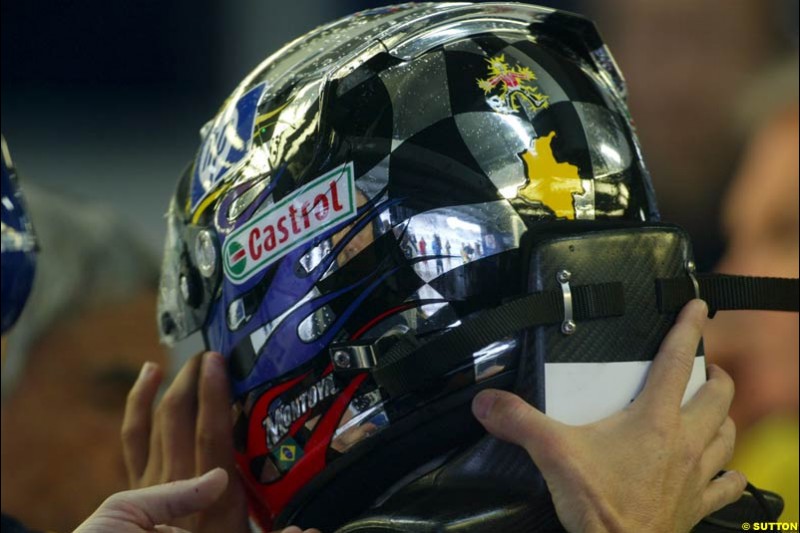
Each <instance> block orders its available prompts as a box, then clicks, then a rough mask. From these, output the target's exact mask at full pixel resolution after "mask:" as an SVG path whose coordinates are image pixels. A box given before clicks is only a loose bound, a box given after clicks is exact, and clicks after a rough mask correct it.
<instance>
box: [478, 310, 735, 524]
mask: <svg viewBox="0 0 800 533" xmlns="http://www.w3.org/2000/svg"><path fill="white" fill-rule="evenodd" d="M707 312H708V310H707V307H706V305H705V303H704V302H702V301H699V300H694V301H692V302H690V303H689V304H687V305H686V307H685V308H684V309H683V311H682V312H681V313H680V315H679V316H678V319H677V322H676V323H675V326H674V327H673V328H672V330H670V332H669V334H668V335H667V337H666V338H665V339H664V341H663V343H662V344H661V348H660V350H659V353H658V355H657V356H656V358H655V360H654V361H653V364H652V367H651V368H650V372H649V374H648V377H647V382H646V384H645V387H644V389H643V390H642V392H641V393H640V394H639V396H638V397H637V398H636V400H635V401H634V402H632V403H631V404H630V405H629V406H628V407H627V408H626V409H624V410H623V411H621V412H619V413H617V414H615V415H613V416H610V417H608V418H606V419H604V420H601V421H599V422H596V423H593V424H588V425H585V426H568V425H565V424H562V423H560V422H557V421H555V420H553V419H551V418H549V417H547V416H545V415H544V414H542V413H541V412H540V411H538V410H536V409H534V408H533V407H531V406H530V405H528V404H527V403H525V402H524V401H523V400H522V399H520V398H519V397H518V396H516V395H514V394H511V393H508V392H503V391H496V390H488V391H483V392H481V393H480V394H478V395H477V396H476V397H475V399H474V401H473V412H474V414H475V416H476V417H477V418H478V420H479V421H480V422H481V423H482V424H483V425H484V427H485V428H486V429H487V430H488V431H489V432H490V433H492V434H493V435H495V436H496V437H498V438H501V439H503V440H506V441H509V442H513V443H515V444H518V445H520V446H522V447H524V448H525V449H526V450H527V451H528V453H529V454H530V456H531V458H532V459H533V461H534V462H535V463H536V466H537V467H538V468H539V470H540V471H541V472H542V475H543V476H544V478H545V481H546V482H547V486H548V488H549V490H550V492H551V494H552V497H553V503H554V505H555V509H556V512H557V514H558V517H559V519H560V520H561V522H562V524H563V525H564V527H565V528H566V529H567V530H568V531H571V532H581V533H592V532H610V531H613V532H617V531H618V532H628V531H650V532H684V531H689V530H690V529H691V528H692V526H694V525H695V524H696V523H697V522H699V521H700V520H701V519H702V518H703V517H704V516H706V515H708V514H710V513H712V512H713V511H716V510H717V509H720V508H721V507H723V506H725V505H727V504H729V503H731V502H733V501H735V500H737V499H738V498H739V496H740V495H741V494H742V491H743V490H744V487H745V484H746V480H745V477H744V476H743V475H742V474H741V473H739V472H735V471H729V472H727V473H725V474H724V475H723V476H720V477H716V475H717V473H718V472H719V471H720V470H721V469H722V468H723V467H724V466H725V464H726V463H727V462H728V461H729V460H730V458H731V456H732V454H733V445H734V441H735V436H736V428H735V426H734V424H733V421H732V420H731V419H730V418H729V417H728V409H729V407H730V403H731V400H732V399H733V382H732V380H731V378H730V377H729V376H728V375H727V374H726V373H725V372H724V371H723V370H722V369H720V368H719V367H716V366H713V365H711V366H709V367H708V381H707V382H706V383H705V384H704V385H703V386H702V387H701V388H700V390H699V391H698V392H697V394H696V395H695V396H694V397H693V398H692V399H691V400H689V401H688V402H687V403H686V404H685V405H683V407H681V399H682V398H683V394H684V391H685V389H686V384H687V382H688V380H689V375H690V374H691V370H692V364H693V361H694V356H695V352H696V349H697V345H698V343H699V341H700V336H701V331H702V328H703V326H704V324H705V322H706V320H707V319H706V316H707Z"/></svg>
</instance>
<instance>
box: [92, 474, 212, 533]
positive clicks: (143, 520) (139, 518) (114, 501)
mask: <svg viewBox="0 0 800 533" xmlns="http://www.w3.org/2000/svg"><path fill="white" fill-rule="evenodd" d="M227 485H228V473H227V472H226V471H225V470H224V469H222V468H215V469H213V470H210V471H209V472H206V473H205V474H203V475H202V476H199V477H195V478H192V479H185V480H182V481H173V482H171V483H164V484H161V485H154V486H152V487H147V488H143V489H137V490H128V491H125V492H118V493H117V494H114V495H112V496H111V497H110V498H108V499H107V500H106V501H105V502H104V503H103V505H102V506H100V509H98V510H97V513H95V514H100V513H103V514H122V515H124V516H125V517H126V519H127V520H128V521H129V522H131V523H134V524H136V525H137V526H139V527H142V528H143V529H145V530H150V529H153V528H154V527H155V526H156V525H158V524H165V523H169V522H171V521H173V520H175V519H176V518H180V517H183V516H187V515H190V514H192V513H196V512H198V511H202V510H203V509H205V508H207V507H208V506H209V505H211V504H212V503H214V502H215V501H216V500H217V498H219V496H220V494H222V492H223V491H224V490H225V487H226V486H227ZM104 508H105V509H104ZM103 511H105V512H103Z"/></svg>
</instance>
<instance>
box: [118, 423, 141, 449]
mask: <svg viewBox="0 0 800 533" xmlns="http://www.w3.org/2000/svg"><path fill="white" fill-rule="evenodd" d="M141 433H142V427H141V424H138V423H137V422H135V421H133V420H130V419H128V418H126V419H125V421H124V422H123V423H122V427H121V428H120V431H119V435H120V438H121V439H122V443H123V444H128V443H132V442H135V441H137V440H138V439H139V436H140V435H141Z"/></svg>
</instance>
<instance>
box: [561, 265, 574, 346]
mask: <svg viewBox="0 0 800 533" xmlns="http://www.w3.org/2000/svg"><path fill="white" fill-rule="evenodd" d="M570 278H572V274H571V273H570V271H569V270H559V271H558V272H557V273H556V280H557V281H558V283H559V284H560V285H561V295H562V296H563V299H564V321H563V322H561V333H563V334H564V335H572V334H573V333H575V330H576V329H578V325H577V324H575V320H573V315H572V290H571V289H570V286H569V280H570Z"/></svg>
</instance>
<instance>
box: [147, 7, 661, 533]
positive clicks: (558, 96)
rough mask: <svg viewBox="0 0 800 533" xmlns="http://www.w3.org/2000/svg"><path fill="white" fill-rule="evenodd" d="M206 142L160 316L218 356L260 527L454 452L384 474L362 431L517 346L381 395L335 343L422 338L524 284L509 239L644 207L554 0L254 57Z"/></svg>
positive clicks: (388, 18) (617, 102)
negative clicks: (432, 381)
mask: <svg viewBox="0 0 800 533" xmlns="http://www.w3.org/2000/svg"><path fill="white" fill-rule="evenodd" d="M201 133H202V143H201V146H200V149H199V150H198V153H197V156H196V158H195V160H194V161H193V163H192V164H191V165H190V166H189V167H188V168H187V170H186V172H185V174H184V176H183V178H182V179H181V181H180V183H179V186H178V190H177V192H176V195H175V198H174V199H173V202H172V204H171V207H170V212H169V216H168V220H169V227H168V237H167V245H166V246H167V248H166V253H165V262H164V269H163V271H162V287H161V300H160V304H159V321H160V324H161V328H162V334H163V335H164V337H165V338H167V339H168V340H169V339H175V338H181V337H183V336H185V335H187V334H189V333H191V332H192V331H195V330H197V329H201V330H202V332H203V335H204V338H205V341H206V344H207V346H208V347H209V348H210V349H212V350H216V351H219V352H221V353H222V354H223V356H224V357H225V358H226V360H227V361H228V368H229V373H230V376H231V385H232V391H233V397H234V402H235V408H236V411H237V414H238V421H237V425H236V442H237V448H238V450H239V463H240V466H241V469H242V472H243V474H244V476H245V478H246V479H247V482H248V486H249V488H250V490H251V493H252V494H253V496H254V498H253V501H254V509H255V510H256V513H257V515H258V516H259V517H260V519H261V521H262V522H263V524H264V525H265V527H271V526H272V525H281V524H284V523H286V522H287V520H290V517H291V516H292V515H293V513H296V512H297V510H298V509H301V508H302V506H303V502H304V501H305V500H306V499H308V498H311V497H316V496H318V495H319V493H320V491H324V490H325V486H326V483H327V482H328V481H329V480H330V479H332V477H334V476H341V475H344V471H346V470H347V469H355V468H358V465H359V464H362V465H365V464H369V465H370V467H369V468H368V469H364V468H362V469H361V470H360V471H359V472H360V474H359V475H361V476H363V477H364V479H365V484H366V485H365V486H369V487H375V488H376V489H377V490H382V489H386V488H388V487H389V486H390V485H391V484H392V483H394V482H395V481H396V480H397V478H398V477H399V476H401V475H405V474H406V473H407V472H408V471H409V470H412V469H413V468H414V467H415V466H418V465H420V464H423V463H425V462H427V461H430V460H432V459H435V458H436V457H438V456H441V455H442V454H443V453H444V452H445V451H446V450H447V449H448V447H451V446H453V445H454V443H453V442H449V441H448V442H446V443H444V444H442V442H443V440H442V439H439V440H440V441H442V442H440V443H438V444H437V443H436V442H432V441H430V440H426V439H425V437H424V436H419V438H418V439H417V440H414V439H412V440H410V441H409V442H413V443H414V445H413V446H412V449H411V450H410V451H408V453H406V454H405V456H406V458H405V459H404V460H403V461H397V462H396V463H395V464H394V465H390V463H391V459H389V458H388V457H384V458H383V459H385V460H382V459H381V453H382V452H381V449H382V448H383V446H378V445H377V444H376V443H379V442H380V443H383V444H385V443H386V442H387V441H388V440H391V439H395V438H400V435H406V437H407V436H408V434H409V432H411V434H413V431H414V428H415V425H417V424H416V423H415V422H414V421H415V420H421V418H419V417H420V416H423V414H424V413H427V414H424V416H428V417H430V415H431V412H433V411H432V410H431V409H433V408H432V407H431V406H432V405H437V402H439V403H441V401H443V398H448V397H450V398H455V397H456V396H458V394H459V393H458V391H461V393H463V391H464V390H466V389H468V387H469V386H470V385H471V384H475V383H478V382H480V381H482V380H484V379H488V378H490V377H491V376H494V375H497V374H498V373H503V372H511V371H513V369H514V360H515V355H516V354H517V353H518V351H519V349H520V346H519V343H518V342H517V341H516V340H515V339H514V338H509V339H507V340H506V341H504V342H501V343H495V344H494V345H490V346H488V347H486V348H485V349H484V350H481V351H480V352H477V353H476V354H474V364H473V365H470V367H469V368H466V369H465V368H461V369H453V372H452V373H451V374H448V375H447V376H443V377H442V382H441V383H439V384H437V386H436V387H434V389H432V390H429V391H426V392H421V393H420V394H416V395H413V396H414V397H413V398H407V397H406V398H393V397H391V396H390V395H388V394H387V393H386V391H383V390H381V389H380V388H379V387H378V386H377V385H376V384H375V383H374V382H373V381H372V379H371V378H370V376H369V374H368V373H365V372H353V373H351V374H349V375H342V374H341V373H334V372H333V365H332V363H331V358H332V357H335V356H336V354H335V345H336V343H337V342H343V341H350V342H352V341H355V340H363V341H374V342H382V340H383V339H389V340H391V339H392V338H394V337H395V336H397V335H402V334H403V333H406V332H409V331H410V332H413V333H414V334H415V335H416V336H418V337H424V336H427V335H436V334H437V333H439V332H442V331H444V330H446V329H447V328H449V327H452V326H453V325H456V324H458V323H459V322H460V320H462V319H463V318H465V317H467V316H469V315H470V314H472V313H474V312H476V311H479V310H481V309H485V308H487V307H492V306H496V305H498V304H499V303H501V302H502V301H503V299H505V298H509V297H513V296H515V295H518V294H520V293H522V292H524V290H525V289H524V283H523V282H522V281H523V274H524V270H525V269H524V267H523V266H522V265H521V264H520V254H519V243H520V239H521V237H522V235H523V234H525V233H526V232H528V231H535V230H536V227H537V225H538V224H539V223H541V222H544V221H552V220H564V221H584V223H585V221H592V220H639V221H641V220H655V219H657V217H658V213H657V209H656V206H655V200H654V196H653V194H652V187H651V185H650V180H649V177H648V174H647V171H646V168H645V166H644V163H643V161H642V158H641V154H640V150H639V146H638V142H637V140H636V136H635V133H634V130H633V127H632V125H631V121H630V117H629V115H628V111H627V108H626V105H625V86H624V82H623V80H622V76H621V75H620V73H619V72H618V70H617V69H616V66H615V64H614V62H613V59H612V57H611V55H610V53H609V52H608V50H607V49H606V47H605V46H604V45H603V43H602V41H601V39H600V37H599V36H598V34H597V32H596V30H595V29H594V27H593V25H592V24H591V23H589V22H588V21H586V20H585V19H582V18H580V17H577V16H573V15H567V14H564V13H561V12H557V11H553V10H550V9H545V8H538V7H534V6H528V5H522V4H480V5H472V4H419V5H411V4H409V5H402V6H392V7H389V8H382V9H377V10H370V11H365V12H361V13H357V14H355V15H353V16H351V17H348V18H345V19H342V20H340V21H337V22H334V23H332V24H329V25H327V26H323V27H321V28H318V29H317V30H315V31H313V32H311V33H309V34H308V35H306V36H303V37H301V38H299V39H297V40H296V41H294V42H292V43H289V44H288V45H286V46H285V47H284V48H282V49H281V50H279V51H278V52H276V53H275V54H273V55H272V56H271V57H270V58H268V59H267V60H265V61H264V62H263V63H262V64H261V65H259V66H258V67H257V68H256V69H255V70H254V71H253V72H252V73H251V74H250V75H248V77H247V78H246V79H245V80H244V81H243V82H242V83H241V84H240V85H239V87H238V88H237V89H236V90H235V91H234V93H233V94H232V95H231V97H230V98H229V99H228V100H227V101H226V103H225V105H224V106H223V107H222V109H221V110H220V111H219V113H218V114H217V116H216V117H215V118H214V119H213V120H212V121H211V122H209V123H208V124H207V125H206V126H205V127H204V128H203V131H202V132H201ZM459 398H461V399H459V400H457V401H458V402H461V403H462V404H464V403H465V402H468V399H469V394H462V396H459ZM421 413H423V414H421ZM442 416H446V415H442ZM441 427H449V426H448V424H447V422H446V421H445V420H442V421H441ZM456 433H457V432H456ZM403 438H405V437H403ZM459 438H467V437H465V436H463V435H459ZM444 440H447V439H444ZM400 464H401V465H402V467H399V466H398V465H400ZM376 465H377V466H376ZM367 479H369V480H372V481H367ZM376 496H377V494H376ZM368 503H369V501H366V500H365V501H363V504H364V505H366V504H368ZM276 519H277V521H276Z"/></svg>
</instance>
